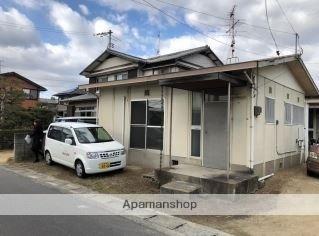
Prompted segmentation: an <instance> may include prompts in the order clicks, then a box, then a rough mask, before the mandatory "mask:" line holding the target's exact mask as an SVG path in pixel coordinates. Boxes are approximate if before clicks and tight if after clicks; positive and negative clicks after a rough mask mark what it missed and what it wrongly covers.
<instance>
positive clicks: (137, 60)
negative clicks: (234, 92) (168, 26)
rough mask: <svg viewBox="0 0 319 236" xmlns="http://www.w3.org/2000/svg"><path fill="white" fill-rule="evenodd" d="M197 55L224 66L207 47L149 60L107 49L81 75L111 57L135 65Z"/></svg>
mask: <svg viewBox="0 0 319 236" xmlns="http://www.w3.org/2000/svg"><path fill="white" fill-rule="evenodd" d="M195 53H206V54H207V55H208V56H209V57H210V58H211V59H212V60H213V61H215V62H216V64H217V65H222V64H223V63H222V61H221V60H220V59H219V58H218V57H217V56H216V55H215V53H214V52H213V51H212V50H211V49H210V47H209V46H207V45H206V46H203V47H197V48H192V49H188V50H183V51H179V52H174V53H170V54H165V55H161V56H156V57H150V58H147V59H145V58H140V57H135V56H132V55H129V54H126V53H123V52H119V51H115V50H112V49H106V50H105V51H104V52H103V53H102V54H101V55H100V56H99V57H97V58H96V59H95V60H94V61H93V62H92V63H91V64H90V65H88V66H87V67H86V68H85V69H84V70H83V71H82V72H81V73H80V74H81V75H85V74H86V73H89V72H91V71H92V70H94V68H96V67H97V66H99V65H100V64H101V63H102V62H103V61H104V60H105V59H106V58H107V57H109V56H110V55H114V56H118V57H121V58H124V59H127V60H129V61H132V62H135V63H144V64H152V63H158V62H163V61H169V60H177V59H180V58H183V57H185V56H189V55H191V54H195Z"/></svg>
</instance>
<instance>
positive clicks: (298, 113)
mask: <svg viewBox="0 0 319 236" xmlns="http://www.w3.org/2000/svg"><path fill="white" fill-rule="evenodd" d="M293 124H294V125H303V124H304V108H303V107H300V106H296V105H293Z"/></svg>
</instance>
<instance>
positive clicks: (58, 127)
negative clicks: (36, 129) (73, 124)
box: [47, 125, 63, 142]
mask: <svg viewBox="0 0 319 236" xmlns="http://www.w3.org/2000/svg"><path fill="white" fill-rule="evenodd" d="M54 128H56V129H57V130H60V136H61V137H60V139H61V138H62V130H63V128H62V127H60V126H57V125H51V126H50V128H49V130H48V135H47V137H48V138H49V139H52V140H55V141H57V142H62V140H59V139H54V138H52V137H50V136H49V135H50V131H51V129H54Z"/></svg>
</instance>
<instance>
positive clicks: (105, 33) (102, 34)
mask: <svg viewBox="0 0 319 236" xmlns="http://www.w3.org/2000/svg"><path fill="white" fill-rule="evenodd" d="M113 33H114V32H113V31H112V30H109V31H107V32H101V33H97V34H94V35H95V36H98V37H101V38H103V37H105V36H108V39H109V40H108V44H107V48H108V49H111V48H114V43H112V34H113Z"/></svg>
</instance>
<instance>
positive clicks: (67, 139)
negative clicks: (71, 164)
mask: <svg viewBox="0 0 319 236" xmlns="http://www.w3.org/2000/svg"><path fill="white" fill-rule="evenodd" d="M64 142H65V143H66V144H69V145H72V144H73V141H72V139H70V138H66V139H65V140H64Z"/></svg>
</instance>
